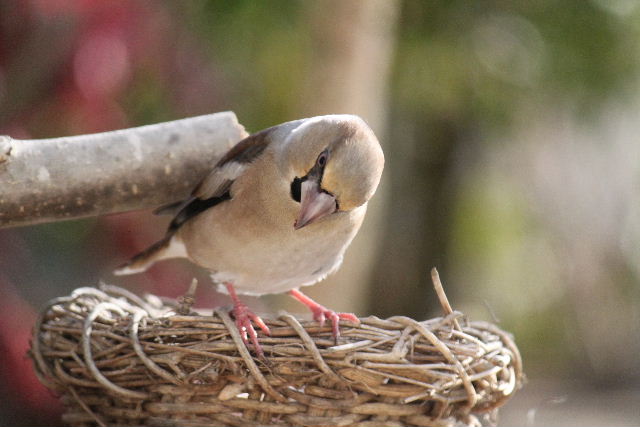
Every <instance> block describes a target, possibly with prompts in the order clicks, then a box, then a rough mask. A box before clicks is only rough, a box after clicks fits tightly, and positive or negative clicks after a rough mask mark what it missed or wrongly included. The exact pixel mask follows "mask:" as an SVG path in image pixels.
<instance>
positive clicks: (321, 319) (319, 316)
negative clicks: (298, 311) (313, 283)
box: [289, 289, 360, 344]
mask: <svg viewBox="0 0 640 427" xmlns="http://www.w3.org/2000/svg"><path fill="white" fill-rule="evenodd" d="M289 293H290V294H291V296H292V297H294V298H295V299H297V300H298V301H300V302H301V303H303V304H304V305H306V306H307V307H309V310H311V313H313V320H315V321H317V322H318V323H320V326H324V323H325V321H326V320H327V319H329V320H330V321H331V332H332V335H333V339H334V340H335V342H336V344H337V342H338V338H339V337H340V319H342V320H347V321H349V322H352V323H355V324H356V325H359V324H360V319H358V317H357V316H356V315H355V314H353V313H336V312H335V311H333V310H329V309H328V308H327V307H325V306H323V305H321V304H318V303H317V302H315V301H314V300H312V299H311V298H309V297H308V296H306V295H305V294H303V293H302V292H300V291H299V290H297V289H293V290H291V291H290V292H289Z"/></svg>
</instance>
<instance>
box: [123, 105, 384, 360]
mask: <svg viewBox="0 0 640 427" xmlns="http://www.w3.org/2000/svg"><path fill="white" fill-rule="evenodd" d="M383 166H384V155H383V154H382V149H381V148H380V144H379V143H378V140H377V138H376V136H375V135H374V134H373V132H372V130H371V129H370V128H369V126H367V124H366V123H365V122H364V121H363V120H362V119H361V118H359V117H357V116H352V115H330V116H319V117H314V118H309V119H302V120H296V121H292V122H288V123H283V124H281V125H278V126H275V127H272V128H269V129H265V130H263V131H261V132H258V133H255V134H253V135H251V136H249V137H247V138H245V139H244V140H242V141H240V142H238V143H237V144H236V145H235V146H234V147H233V148H231V149H230V150H229V152H228V153H227V154H226V155H225V156H224V157H223V158H222V159H220V161H219V162H218V163H217V164H216V165H215V167H214V168H213V170H212V171H211V172H210V173H209V175H208V176H206V177H205V178H204V179H203V180H202V181H201V182H200V184H198V186H197V187H196V188H195V189H194V190H193V192H192V195H191V197H189V198H188V199H187V200H185V201H183V202H178V203H174V204H172V205H168V206H166V207H164V208H161V209H160V210H159V213H163V212H167V211H172V213H174V214H175V216H174V218H173V221H171V223H170V225H169V229H168V231H167V234H166V236H165V237H164V238H163V239H162V240H160V241H159V242H157V243H155V244H154V245H152V246H151V247H149V248H148V249H146V250H145V251H143V252H141V253H140V254H138V255H136V256H135V257H133V258H132V259H131V260H130V261H129V262H128V263H126V264H125V265H123V266H121V267H120V268H118V269H117V270H116V271H115V272H114V273H115V274H117V275H124V274H133V273H139V272H142V271H145V270H146V269H147V268H149V266H151V265H152V264H153V263H155V262H156V261H160V260H164V259H167V258H178V257H184V258H188V259H189V260H191V261H192V262H194V263H195V264H197V265H199V266H201V267H204V268H206V269H208V270H210V271H211V277H212V278H213V280H214V282H216V283H218V284H220V285H219V288H222V289H221V290H222V291H223V292H224V291H225V290H226V292H228V293H229V295H230V296H231V298H232V299H233V303H234V308H233V310H232V314H233V316H234V318H235V322H236V325H237V326H238V329H239V330H240V332H241V334H242V337H243V339H244V340H245V342H247V333H248V334H249V337H250V338H251V342H252V344H253V347H254V349H255V351H256V353H257V354H258V356H260V357H263V352H262V349H261V347H260V345H259V343H258V339H257V334H256V331H255V329H254V328H253V326H252V324H251V321H253V322H254V323H255V324H256V325H258V326H259V327H260V328H261V329H262V330H263V331H264V332H265V333H266V334H267V335H268V334H269V329H268V328H267V326H266V325H265V324H264V322H262V320H261V319H260V318H259V317H258V316H256V315H255V314H254V313H252V312H251V311H249V309H248V308H247V306H246V305H245V304H244V303H242V302H241V301H240V300H239V299H238V296H237V294H236V291H237V293H239V294H247V295H264V294H274V293H282V292H289V293H290V294H291V295H292V296H293V297H295V298H296V299H298V300H299V301H300V302H302V303H304V304H305V305H307V306H308V307H309V308H310V309H311V311H312V312H313V316H314V319H315V320H317V321H319V322H320V323H321V324H323V323H324V320H325V319H326V318H329V319H330V320H331V323H332V331H333V336H334V338H335V339H337V338H338V336H339V329H338V323H339V320H340V319H345V320H350V321H353V322H356V323H357V322H358V318H357V317H356V316H354V315H353V314H349V313H335V312H334V311H332V310H329V309H327V308H325V307H323V306H321V305H320V304H318V303H316V302H314V301H313V300H311V299H310V298H308V297H307V296H305V295H304V294H302V293H301V292H300V291H299V290H298V288H299V287H301V286H307V285H312V284H314V283H316V282H318V281H320V280H322V279H324V278H325V277H326V276H327V275H328V274H330V273H332V272H334V271H336V270H337V269H338V267H339V266H340V264H341V263H342V257H343V256H344V252H345V250H346V249H347V247H348V246H349V244H350V243H351V241H352V240H353V238H354V236H355V235H356V233H357V232H358V229H359V228H360V225H361V224H362V220H363V219H364V215H365V212H366V210H367V202H368V201H369V199H370V198H371V196H373V193H374V192H375V191H376V188H377V186H378V183H379V181H380V175H381V174H382V169H383Z"/></svg>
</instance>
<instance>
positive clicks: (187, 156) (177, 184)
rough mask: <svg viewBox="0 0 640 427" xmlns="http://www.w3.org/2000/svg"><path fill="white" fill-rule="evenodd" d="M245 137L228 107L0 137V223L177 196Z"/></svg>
mask: <svg viewBox="0 0 640 427" xmlns="http://www.w3.org/2000/svg"><path fill="white" fill-rule="evenodd" d="M246 135H247V133H246V132H245V130H244V128H243V127H242V126H241V125H239V124H238V121H237V119H236V116H235V114H234V113H233V112H230V111H229V112H223V113H216V114H209V115H205V116H198V117H191V118H188V119H182V120H175V121H170V122H164V123H158V124H154V125H148V126H142V127H137V128H131V129H123V130H118V131H113V132H104V133H97V134H91V135H79V136H72V137H63V138H51V139H33V140H17V139H12V138H9V137H6V136H0V187H2V193H1V194H0V227H10V226H17V225H28V224H37V223H42V222H49V221H58V220H64V219H72V218H81V217H88V216H96V215H104V214H109V213H116V212H125V211H129V210H135V209H145V208H154V207H158V206H160V205H163V204H166V203H170V202H174V201H176V200H180V199H182V198H185V197H186V196H188V195H189V193H190V191H191V189H192V188H193V187H194V186H195V185H196V184H197V183H198V181H199V180H200V179H202V177H203V176H204V175H205V174H206V173H207V172H208V171H209V170H210V169H211V168H212V167H213V165H214V164H215V162H216V161H217V160H218V159H219V158H220V157H221V156H222V155H223V154H224V153H226V152H227V151H228V149H229V148H230V147H232V146H233V145H234V144H235V143H236V142H238V141H239V140H241V139H242V138H244V137H245V136H246Z"/></svg>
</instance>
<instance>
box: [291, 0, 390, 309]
mask: <svg viewBox="0 0 640 427" xmlns="http://www.w3.org/2000/svg"><path fill="white" fill-rule="evenodd" d="M305 4H306V5H307V8H308V10H307V13H308V15H307V16H308V20H309V26H310V28H311V40H310V50H309V55H310V58H309V62H308V67H309V68H308V73H307V75H308V80H307V81H306V82H305V85H304V87H305V93H304V94H303V97H302V98H301V100H300V105H299V107H298V110H299V111H300V112H301V114H303V115H304V116H315V115H321V114H338V113H351V114H357V115H359V116H361V117H362V118H363V119H364V120H365V121H366V122H367V123H368V124H369V125H370V126H371V128H372V129H373V130H374V131H375V133H376V135H378V138H379V139H380V142H381V144H382V145H383V149H385V150H386V152H387V153H388V151H389V149H390V145H389V144H388V143H387V141H386V129H387V126H386V124H387V123H386V120H387V116H388V112H387V104H388V102H387V98H388V96H387V94H388V85H389V74H390V66H391V61H392V59H393V57H392V56H393V48H394V44H395V26H396V22H397V17H398V12H399V6H400V3H399V2H398V1H397V0H393V1H389V0H371V1H360V0H348V1H345V0H330V1H324V2H310V3H305ZM387 180H388V176H385V177H383V179H382V184H381V187H380V188H379V189H378V192H377V194H376V195H375V196H374V198H373V199H372V202H371V203H370V204H369V212H368V214H367V218H366V220H365V223H364V225H363V227H362V230H361V231H360V233H359V234H358V236H357V237H356V239H355V240H354V242H353V244H352V245H351V247H350V249H349V250H348V251H347V254H346V257H345V261H344V264H343V266H342V268H341V269H340V270H339V271H338V273H336V274H335V275H333V276H332V277H330V278H329V279H327V281H326V282H325V283H323V284H321V285H319V286H315V287H313V288H312V289H311V290H309V291H308V292H309V294H310V295H311V296H313V297H318V300H319V301H320V302H321V303H324V304H327V305H329V306H330V307H331V308H332V309H335V310H341V311H354V312H357V313H362V314H364V313H368V312H369V309H368V307H367V304H368V301H367V300H368V298H367V297H366V295H367V294H368V292H369V287H368V285H369V283H370V281H371V274H372V271H373V263H374V261H375V260H376V259H377V255H378V252H379V250H380V240H381V237H382V233H381V228H382V227H383V225H384V220H383V210H382V207H383V206H384V205H385V203H386V199H387V197H386V196H387V191H386V188H387V185H386V184H385V181H387ZM328 295H334V296H335V298H329V297H328Z"/></svg>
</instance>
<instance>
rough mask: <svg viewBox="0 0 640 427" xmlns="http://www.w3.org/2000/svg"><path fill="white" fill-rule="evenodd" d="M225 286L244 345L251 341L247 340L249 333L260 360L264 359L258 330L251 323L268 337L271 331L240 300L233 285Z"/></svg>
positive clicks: (226, 284)
mask: <svg viewBox="0 0 640 427" xmlns="http://www.w3.org/2000/svg"><path fill="white" fill-rule="evenodd" d="M224 286H225V287H226V288H227V291H228V292H229V296H230V297H231V300H232V301H233V310H232V313H233V317H234V318H235V319H236V326H237V327H238V331H240V336H241V337H242V340H243V341H244V343H245V344H246V345H247V346H248V345H249V340H248V339H247V333H248V334H249V338H250V339H251V344H253V348H254V349H255V352H256V354H257V355H258V357H259V358H261V359H264V352H263V351H262V346H261V345H260V343H259V342H258V334H257V332H256V330H255V329H254V328H253V325H252V324H251V321H252V320H253V322H254V323H255V324H256V325H258V327H259V328H260V329H262V332H264V333H265V334H267V335H271V331H269V327H268V326H267V325H266V324H265V323H264V322H263V321H262V319H261V318H260V316H257V315H256V314H254V313H253V312H252V311H251V310H249V307H247V305H246V304H245V303H243V302H242V301H240V298H238V295H237V294H236V290H235V289H234V288H233V285H232V284H231V283H225V284H224Z"/></svg>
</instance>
